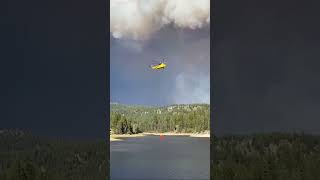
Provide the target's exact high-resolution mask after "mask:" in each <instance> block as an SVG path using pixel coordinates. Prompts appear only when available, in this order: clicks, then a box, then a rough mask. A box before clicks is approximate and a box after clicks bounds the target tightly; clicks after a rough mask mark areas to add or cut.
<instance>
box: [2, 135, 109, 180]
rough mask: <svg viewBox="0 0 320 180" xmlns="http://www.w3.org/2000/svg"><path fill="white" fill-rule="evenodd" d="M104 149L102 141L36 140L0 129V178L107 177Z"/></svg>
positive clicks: (86, 179)
mask: <svg viewBox="0 0 320 180" xmlns="http://www.w3.org/2000/svg"><path fill="white" fill-rule="evenodd" d="M106 148H107V147H106V143H105V140H100V141H99V140H98V141H95V142H92V141H90V142H89V141H88V142H87V141H75V140H72V141H71V140H59V139H45V138H41V139H40V138H37V137H34V136H32V135H30V134H26V133H25V132H22V131H12V130H10V131H1V133H0V179H1V180H73V179H74V180H95V179H96V180H101V179H107V175H108V174H107V154H106Z"/></svg>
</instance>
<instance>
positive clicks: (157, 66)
mask: <svg viewBox="0 0 320 180" xmlns="http://www.w3.org/2000/svg"><path fill="white" fill-rule="evenodd" d="M150 67H151V69H154V70H161V69H164V68H166V67H167V64H166V63H165V62H164V61H162V62H159V63H157V64H153V65H150Z"/></svg>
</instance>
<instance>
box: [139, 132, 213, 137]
mask: <svg viewBox="0 0 320 180" xmlns="http://www.w3.org/2000/svg"><path fill="white" fill-rule="evenodd" d="M143 134H145V135H156V136H160V135H164V136H190V137H210V133H175V132H165V133H143Z"/></svg>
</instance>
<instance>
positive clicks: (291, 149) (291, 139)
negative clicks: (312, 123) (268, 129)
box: [211, 133, 320, 180]
mask: <svg viewBox="0 0 320 180" xmlns="http://www.w3.org/2000/svg"><path fill="white" fill-rule="evenodd" d="M211 151H213V152H212V154H213V162H214V163H213V166H212V167H213V169H212V170H211V172H212V173H211V175H212V176H213V177H212V178H213V179H216V180H242V179H243V180H257V179H260V180H269V179H270V180H286V179H290V180H304V179H305V180H319V177H320V137H319V136H312V135H304V134H280V133H273V134H256V135H246V136H241V135H235V136H225V137H213V148H212V149H211Z"/></svg>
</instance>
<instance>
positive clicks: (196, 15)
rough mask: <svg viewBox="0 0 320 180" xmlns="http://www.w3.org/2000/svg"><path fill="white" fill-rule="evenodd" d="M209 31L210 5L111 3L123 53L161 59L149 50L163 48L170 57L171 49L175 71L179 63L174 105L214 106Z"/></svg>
mask: <svg viewBox="0 0 320 180" xmlns="http://www.w3.org/2000/svg"><path fill="white" fill-rule="evenodd" d="M208 29H210V0H111V1H110V34H111V36H112V37H113V39H114V40H116V41H117V42H118V43H119V44H121V46H122V47H123V48H126V49H130V51H131V52H135V53H141V54H143V55H141V57H143V56H148V54H150V53H156V52H154V48H151V49H150V48H148V45H150V44H153V45H154V44H161V45H159V46H157V48H158V51H159V52H168V48H167V47H168V46H170V50H171V51H170V50H169V52H172V54H171V55H169V57H168V58H169V59H168V63H169V64H170V63H171V66H170V67H173V63H176V66H174V67H175V68H176V69H175V71H176V73H175V74H172V78H173V82H171V81H169V82H170V83H173V86H172V87H173V88H172V89H173V90H172V91H171V92H170V93H169V94H168V95H169V96H168V97H167V102H168V103H169V104H171V103H174V104H189V103H208V104H209V103H210V32H209V31H208ZM172 30H174V31H175V33H173V34H174V35H173V36H172V37H170V35H169V34H170V33H171V34H172ZM159 32H160V33H159ZM163 34H166V35H163ZM175 35H176V36H175ZM155 41H156V42H157V43H154V42H155ZM164 47H166V48H164ZM164 49H166V50H164ZM156 54H157V53H156ZM164 55H168V54H166V53H164ZM155 58H157V57H155ZM142 59H143V58H142ZM142 59H141V61H144V60H142ZM128 61H129V60H128ZM131 61H132V60H131ZM143 63H148V62H143ZM177 64H178V65H177ZM170 67H169V68H170ZM164 82H167V81H164Z"/></svg>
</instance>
